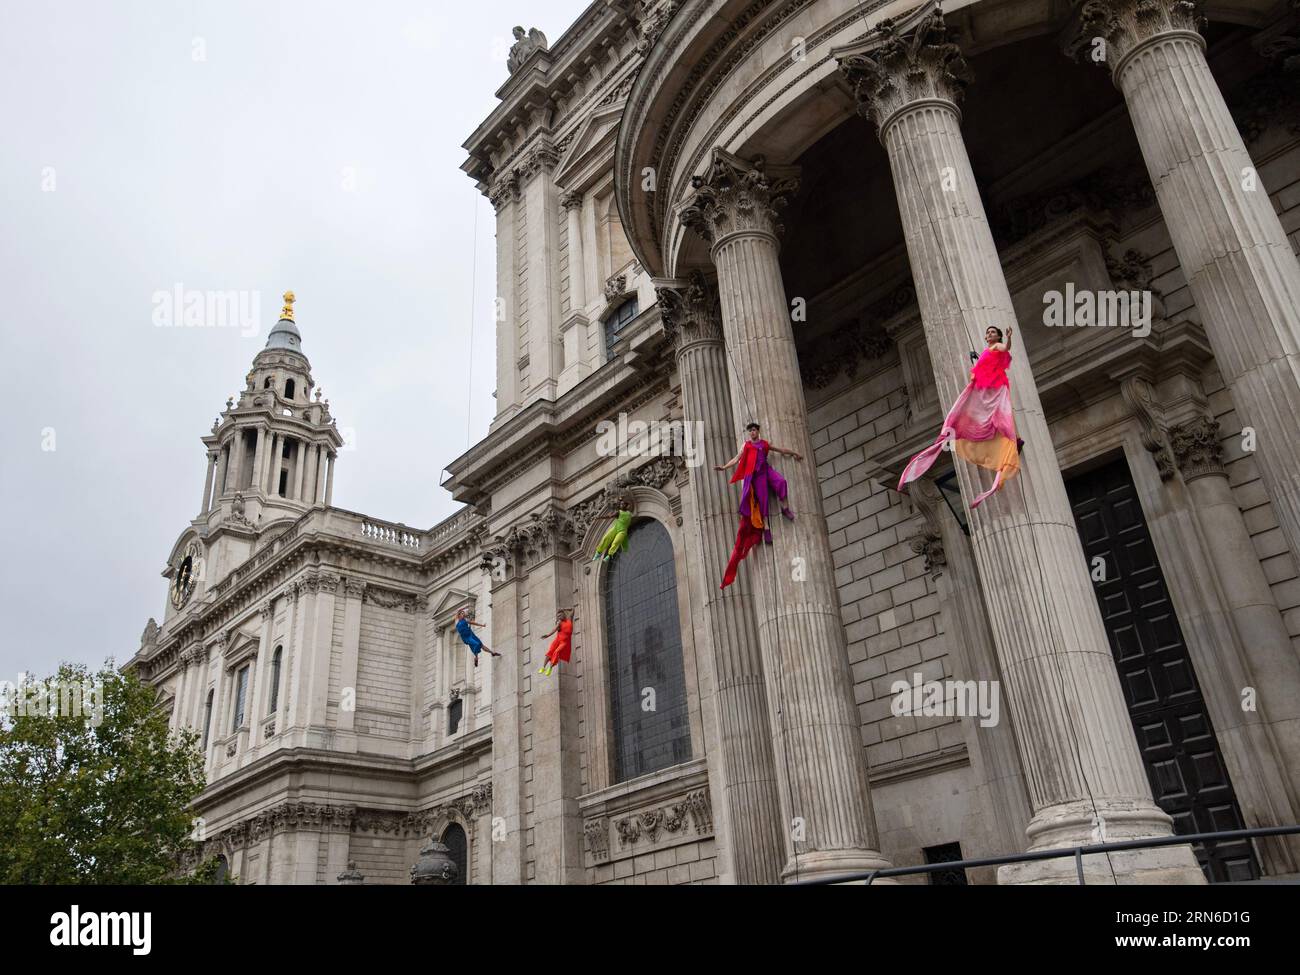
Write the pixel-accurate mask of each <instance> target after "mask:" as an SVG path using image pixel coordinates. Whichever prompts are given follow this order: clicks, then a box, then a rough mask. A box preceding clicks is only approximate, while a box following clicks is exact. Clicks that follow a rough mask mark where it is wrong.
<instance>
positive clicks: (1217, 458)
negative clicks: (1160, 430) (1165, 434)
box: [1169, 413, 1227, 481]
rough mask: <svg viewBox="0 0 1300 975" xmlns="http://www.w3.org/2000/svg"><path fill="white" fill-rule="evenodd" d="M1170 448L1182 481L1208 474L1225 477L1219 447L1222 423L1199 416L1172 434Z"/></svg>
mask: <svg viewBox="0 0 1300 975" xmlns="http://www.w3.org/2000/svg"><path fill="white" fill-rule="evenodd" d="M1169 445H1170V446H1171V447H1172V448H1173V451H1174V459H1175V460H1176V461H1177V462H1178V469H1179V470H1181V471H1182V472H1183V480H1185V481H1191V480H1194V479H1195V478H1198V477H1205V476H1206V475H1209V474H1219V475H1224V474H1226V473H1227V472H1226V471H1225V470H1224V467H1223V445H1222V444H1221V443H1219V421H1218V420H1215V419H1213V418H1211V417H1208V416H1206V415H1205V414H1203V413H1202V414H1198V415H1197V416H1194V417H1192V419H1190V420H1188V421H1187V422H1186V423H1180V424H1179V425H1178V426H1176V427H1171V428H1170V430H1169Z"/></svg>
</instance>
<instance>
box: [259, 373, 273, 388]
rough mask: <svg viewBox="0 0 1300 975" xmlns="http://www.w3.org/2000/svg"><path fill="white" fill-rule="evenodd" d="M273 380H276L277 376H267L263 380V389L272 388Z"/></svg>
mask: <svg viewBox="0 0 1300 975" xmlns="http://www.w3.org/2000/svg"><path fill="white" fill-rule="evenodd" d="M273 382H275V377H274V376H267V377H266V379H264V380H263V381H262V388H263V389H270V388H271V383H273Z"/></svg>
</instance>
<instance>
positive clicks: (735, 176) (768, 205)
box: [680, 147, 799, 244]
mask: <svg viewBox="0 0 1300 975" xmlns="http://www.w3.org/2000/svg"><path fill="white" fill-rule="evenodd" d="M797 172H798V171H797V170H796V169H795V168H794V167H792V166H772V167H769V166H768V165H767V162H766V160H764V158H763V157H762V156H755V157H754V159H753V160H752V161H746V160H744V159H741V158H740V157H738V156H734V155H732V154H731V153H729V152H726V151H725V150H723V149H720V148H717V147H714V149H713V156H712V159H711V160H710V162H709V169H708V171H707V172H706V173H705V175H703V176H692V177H691V186H692V187H694V189H695V194H694V196H692V197H691V198H690V200H689V201H688V202H687V204H686V205H685V206H684V207H683V208H682V210H681V212H680V217H681V221H682V224H683V225H684V226H686V227H687V228H689V229H690V230H693V231H695V232H696V233H697V234H699V235H700V236H701V237H703V238H704V240H706V241H708V242H709V243H710V244H717V243H719V242H720V241H721V240H723V239H724V238H726V237H727V236H729V235H730V234H734V233H743V232H747V231H748V232H755V233H762V234H770V235H771V236H773V237H779V236H780V235H781V233H782V231H783V230H784V229H785V228H784V227H783V226H782V225H781V221H780V220H779V219H778V217H777V211H778V210H779V209H780V208H781V207H783V206H785V204H786V203H787V202H789V199H790V197H792V196H793V195H794V194H795V193H796V192H797V191H798V189H799V178H798V175H797Z"/></svg>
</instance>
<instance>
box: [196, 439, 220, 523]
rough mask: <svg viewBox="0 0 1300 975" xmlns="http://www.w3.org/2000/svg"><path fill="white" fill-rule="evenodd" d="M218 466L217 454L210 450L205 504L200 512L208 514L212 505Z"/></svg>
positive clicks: (205, 479)
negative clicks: (213, 481)
mask: <svg viewBox="0 0 1300 975" xmlns="http://www.w3.org/2000/svg"><path fill="white" fill-rule="evenodd" d="M216 468H217V455H216V452H215V451H211V450H209V451H208V473H207V474H206V475H205V476H204V478H203V504H202V506H201V507H200V508H199V514H201V515H206V514H207V513H208V510H209V509H210V508H211V507H212V475H213V473H214V472H215V471H216Z"/></svg>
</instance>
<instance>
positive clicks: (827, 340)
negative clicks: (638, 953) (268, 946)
mask: <svg viewBox="0 0 1300 975" xmlns="http://www.w3.org/2000/svg"><path fill="white" fill-rule="evenodd" d="M515 35H516V37H517V38H518V39H519V40H518V43H517V44H516V45H515V48H514V49H513V50H512V52H511V57H510V61H509V64H508V66H507V67H508V77H507V79H506V80H505V82H504V84H503V85H502V87H501V88H500V89H499V90H498V92H497V96H498V98H499V104H498V105H497V107H496V109H495V110H494V111H493V112H492V114H491V115H490V116H489V117H488V118H487V119H486V120H484V122H483V123H482V124H481V125H480V126H479V128H478V129H477V130H476V131H475V132H474V133H473V134H472V135H471V137H470V138H469V140H468V141H467V142H466V144H465V148H466V150H467V154H468V155H467V160H466V162H465V164H464V166H463V169H464V170H465V172H466V173H467V174H468V175H469V176H470V178H472V179H473V180H474V181H475V182H476V183H477V185H478V187H479V188H480V189H481V190H482V192H484V193H485V194H486V195H487V196H488V197H489V198H490V199H491V201H492V203H493V205H494V207H495V209H496V215H497V293H498V306H499V314H498V319H499V322H498V331H497V361H496V404H497V414H496V416H495V418H494V420H493V421H492V424H491V427H490V429H489V432H488V435H487V436H486V438H485V439H484V440H482V441H481V442H480V443H478V444H477V445H475V446H474V447H473V448H471V449H470V450H469V451H468V452H466V453H465V454H464V455H463V456H461V457H459V458H457V459H455V460H454V461H452V462H451V463H450V464H449V465H448V471H449V472H450V473H451V475H452V476H451V478H450V480H449V481H448V483H447V485H446V486H447V488H448V489H449V490H450V491H451V492H452V493H453V496H454V497H455V498H456V500H458V501H460V502H462V503H463V504H464V505H465V507H464V508H463V509H462V510H461V511H460V513H458V514H457V515H455V516H454V517H452V518H451V519H449V520H448V521H445V522H443V523H442V524H440V525H437V526H435V527H433V528H431V529H429V530H427V531H423V530H417V529H411V528H407V527H405V526H400V525H393V524H389V523H387V522H385V521H382V520H380V519H376V518H371V517H368V516H365V515H361V514H356V513H353V512H350V511H348V510H346V509H343V508H339V507H336V506H335V505H334V499H333V497H332V492H331V483H332V464H333V462H334V459H335V457H336V456H337V457H339V458H340V459H342V460H343V461H346V451H344V452H342V453H340V448H341V446H342V439H341V438H340V437H339V435H338V432H337V429H336V428H335V426H334V424H333V421H332V418H331V417H330V415H329V411H328V404H325V403H321V402H319V401H318V400H312V399H311V398H310V393H311V391H312V390H313V388H314V380H313V378H312V376H311V373H310V367H309V365H308V362H307V359H306V358H305V356H304V354H303V351H302V348H301V338H300V336H299V334H298V331H297V326H296V325H295V324H294V323H293V321H292V318H293V315H292V310H291V306H290V307H289V310H287V311H286V318H285V320H283V321H281V323H280V324H279V325H277V327H276V329H275V330H274V331H273V332H272V333H271V335H270V338H269V341H268V346H267V348H266V349H265V350H263V352H261V353H260V354H259V355H258V357H257V358H256V359H255V361H254V363H253V371H252V373H250V375H249V379H248V383H247V388H246V389H245V390H244V391H243V392H242V393H241V395H240V396H239V398H238V401H234V400H232V401H231V402H229V403H228V404H227V409H226V411H225V412H224V413H223V414H222V416H221V417H220V419H219V421H218V423H217V425H216V426H215V427H214V428H213V431H212V433H211V434H210V435H209V436H208V437H205V438H204V443H205V445H206V448H207V453H208V475H207V484H206V486H205V488H204V492H203V498H202V504H201V508H200V513H199V515H198V517H197V518H196V519H195V521H194V522H193V523H192V524H191V525H190V526H189V527H188V528H186V530H185V531H184V532H183V533H182V534H181V536H180V538H179V539H178V541H177V543H176V547H175V549H174V550H173V552H172V553H171V556H170V557H169V559H168V562H167V565H168V568H167V571H166V575H167V576H168V587H169V601H168V608H167V613H166V617H165V619H164V621H163V623H162V625H161V627H160V628H155V627H154V626H152V625H151V627H150V628H149V630H147V631H146V636H145V640H144V644H143V646H142V647H141V650H140V652H139V654H138V655H137V657H136V658H135V661H134V665H135V666H137V667H138V668H139V669H140V670H141V672H142V673H144V674H145V675H146V676H147V677H148V678H149V679H151V680H153V681H155V682H156V684H157V685H158V687H159V688H160V691H161V693H162V695H163V699H164V701H165V702H166V706H167V707H169V708H170V709H171V713H172V715H173V720H174V722H175V723H176V724H177V725H178V726H179V725H188V726H190V727H193V728H196V729H198V730H200V731H201V732H202V734H203V736H204V739H205V753H206V755H207V762H208V771H209V782H210V784H209V787H208V789H207V790H206V792H205V793H204V795H203V796H202V797H201V799H200V801H199V803H198V812H199V814H200V815H201V816H202V817H203V829H204V837H205V844H206V845H207V847H208V848H209V849H210V850H213V851H216V852H220V853H221V854H222V855H223V856H225V857H226V859H227V862H228V863H229V866H230V869H231V870H232V871H233V872H234V873H235V874H236V875H237V876H238V877H239V879H240V880H241V882H246V883H251V882H257V883H267V882H270V883H287V882H303V883H336V882H340V880H341V879H342V880H344V881H346V880H355V879H356V878H357V877H364V882H366V883H402V882H406V881H407V879H408V874H409V869H410V867H411V866H412V864H414V862H415V860H416V858H417V856H418V853H419V850H420V848H421V846H422V845H423V844H424V843H426V842H427V841H428V840H429V839H438V840H441V841H442V842H443V843H445V844H446V845H447V846H448V847H449V848H450V849H451V851H452V854H453V858H454V859H457V860H458V862H459V863H460V864H461V865H462V869H463V877H464V878H465V879H467V880H468V882H470V883H512V884H513V883H693V882H705V883H707V882H723V883H778V882H791V881H798V880H811V879H819V878H827V877H832V876H835V875H838V874H841V873H849V872H857V871H864V870H870V869H874V868H877V867H882V866H888V865H895V866H904V865H915V864H923V863H927V862H933V863H940V862H946V861H951V860H955V859H960V858H963V857H966V858H969V857H980V856H990V855H996V854H1002V853H1013V852H1018V851H1024V850H1038V849H1047V848H1052V847H1071V846H1075V845H1078V844H1081V843H1089V842H1096V841H1100V840H1102V839H1105V840H1111V841H1114V840H1123V839H1131V838H1157V837H1162V836H1170V835H1172V834H1174V833H1179V834H1190V833H1197V832H1207V831H1214V830H1226V829H1233V828H1241V827H1252V826H1270V825H1283V824H1293V823H1296V822H1297V821H1300V572H1298V571H1297V558H1298V557H1300V262H1298V261H1297V257H1296V254H1297V251H1300V94H1298V93H1300V6H1298V5H1297V3H1296V2H1294V0H1290V2H1285V0H1284V2H1279V0H1235V2H1232V3H1222V4H1205V5H1194V4H1193V3H1190V2H1187V0H1084V2H1071V0H1053V2H1046V3H1028V2H1024V0H973V2H966V3H960V2H952V3H949V4H946V5H945V7H944V9H943V11H942V12H940V11H939V10H937V9H936V8H935V6H934V5H932V4H928V3H927V4H923V5H920V6H918V5H916V3H915V0H902V2H880V0H865V2H855V0H775V2H765V0H642V2H637V0H600V2H595V3H592V4H591V5H590V6H589V7H588V8H587V9H586V11H585V12H584V13H583V14H582V16H581V17H580V18H579V20H578V21H577V22H576V23H575V24H573V25H572V26H571V27H570V28H569V29H568V30H567V31H566V32H565V33H564V35H563V36H561V37H560V38H558V39H557V40H555V41H554V42H553V43H551V42H548V41H547V39H546V38H545V37H544V36H542V35H541V33H540V32H539V31H536V30H533V31H530V32H529V33H527V34H525V33H524V31H523V30H522V29H517V30H516V31H515ZM1062 309H1064V312H1062ZM988 325H996V326H998V327H999V328H1003V329H1006V328H1007V327H1009V326H1011V327H1014V329H1015V333H1014V334H1015V338H1014V342H1015V345H1014V347H1013V364H1012V367H1011V372H1010V377H1011V387H1012V398H1013V403H1014V406H1015V415H1016V424H1017V429H1018V431H1019V433H1020V436H1021V437H1022V438H1023V439H1024V441H1025V444H1024V450H1023V453H1022V456H1021V472H1020V474H1019V476H1018V477H1017V478H1015V479H1014V480H1013V481H1012V482H1011V483H1010V484H1008V485H1007V486H1006V487H1005V488H1004V489H1003V490H1002V491H1001V492H1000V493H998V494H996V495H994V496H993V497H992V498H991V499H990V500H989V501H987V502H986V503H985V504H984V505H983V506H982V507H981V508H979V509H978V510H977V511H975V512H973V513H972V512H971V511H970V510H969V507H968V505H967V504H966V503H965V501H966V500H969V499H970V498H972V497H974V495H975V494H977V493H979V491H981V490H982V489H984V488H986V487H988V485H989V479H988V478H989V476H988V475H987V474H986V473H985V472H982V471H979V470H977V469H974V468H969V467H966V466H965V465H963V464H961V463H960V462H959V463H958V464H956V465H955V466H954V465H952V464H951V463H950V462H945V463H944V464H943V465H941V467H940V468H939V469H937V470H935V471H933V472H932V476H931V477H930V478H929V479H927V480H926V481H924V482H922V483H920V484H917V485H914V486H913V488H912V490H911V491H910V492H909V493H908V494H906V495H903V494H899V493H898V492H897V491H896V490H895V487H896V485H897V481H898V477H899V473H900V471H901V470H902V467H903V466H904V465H905V464H906V462H907V460H908V458H909V457H910V456H912V454H914V453H915V452H916V451H917V450H919V449H921V448H922V447H924V446H926V445H928V444H929V443H930V442H932V441H933V440H934V438H935V436H936V435H937V433H938V431H939V428H940V424H941V421H942V417H943V413H944V411H945V410H946V408H947V405H948V404H950V403H951V402H952V401H953V400H954V399H955V397H956V396H957V394H958V392H959V391H960V390H961V389H962V387H963V386H964V385H965V383H966V381H967V378H968V371H969V369H970V362H971V356H972V353H973V352H974V351H975V350H976V349H978V348H979V347H980V346H981V340H980V336H981V335H982V334H983V330H984V328H985V327H986V326H988ZM308 331H309V334H310V330H308ZM318 399H319V398H318ZM750 420H756V421H758V422H760V423H761V424H762V425H763V435H764V436H765V437H767V438H768V439H769V440H771V441H772V442H773V443H775V444H779V445H781V446H784V447H786V448H789V449H792V450H794V451H796V452H798V453H800V454H801V455H803V461H802V462H798V461H795V460H794V459H793V458H788V457H782V458H778V462H779V464H780V466H781V468H782V470H783V472H784V474H785V476H786V478H787V479H788V481H789V483H790V492H791V504H792V506H793V507H794V509H795V511H796V513H797V517H796V519H795V520H794V521H793V522H785V521H782V522H780V523H778V524H776V525H775V526H774V530H773V544H771V545H770V546H762V547H760V548H759V549H757V550H756V551H755V552H754V553H752V554H751V555H750V556H749V557H748V559H746V560H745V562H744V563H742V565H741V569H740V578H739V581H738V582H737V584H736V585H734V586H732V587H731V588H729V589H726V590H721V589H719V585H718V583H719V580H720V578H721V574H722V568H723V565H724V563H725V562H726V559H727V555H728V553H729V551H730V548H731V543H732V539H733V537H734V535H735V531H736V518H737V515H736V494H735V489H734V488H733V487H732V486H730V485H728V483H727V478H726V476H725V475H723V474H720V473H717V472H716V471H715V470H714V465H717V464H722V463H724V462H725V461H726V460H727V459H728V458H730V457H731V456H732V455H733V454H734V453H735V452H736V449H737V444H738V441H739V438H740V435H741V428H742V427H743V426H744V424H745V423H746V422H748V421H750ZM604 421H610V422H611V423H612V424H614V426H615V427H617V428H618V429H621V430H633V429H640V428H641V427H640V426H639V425H640V424H651V425H653V424H656V423H667V424H672V425H674V428H678V429H684V430H687V431H697V436H696V437H694V441H693V443H690V442H689V441H688V445H690V446H693V448H694V450H689V449H688V450H674V451H658V452H650V453H647V452H644V451H643V450H641V449H640V445H638V444H635V443H629V442H620V443H619V444H618V445H617V449H614V450H610V449H608V443H607V441H606V440H605V439H604V438H603V437H602V435H601V430H602V429H605V428H606V427H607V424H605V422H604ZM624 496H628V497H631V498H632V499H633V500H634V503H635V515H636V518H635V521H634V522H633V525H632V529H631V532H630V534H629V548H628V550H627V551H626V552H624V553H622V554H620V555H619V556H617V557H616V558H615V559H613V560H611V561H608V562H605V561H599V562H593V561H592V556H593V554H594V552H595V545H596V542H597V540H598V539H599V537H600V535H601V534H602V532H603V531H604V528H605V526H606V524H607V518H605V516H604V512H605V511H606V510H607V509H608V507H609V505H611V504H612V503H613V502H615V501H616V500H617V499H618V498H621V497H624ZM963 499H965V500H963ZM200 569H201V571H200ZM462 606H469V607H471V608H472V609H473V611H474V613H475V615H476V617H477V618H478V619H479V620H480V621H483V622H486V623H487V624H488V625H489V626H488V629H487V630H486V636H485V639H486V642H487V643H488V644H489V645H490V646H491V647H492V648H493V649H495V650H499V651H501V652H502V653H503V654H504V656H503V657H502V658H500V659H492V660H487V659H485V660H484V661H483V663H482V665H481V666H480V667H478V668H474V667H473V666H471V662H470V659H469V654H468V653H467V652H466V651H465V649H464V647H463V646H462V645H460V644H459V642H458V641H457V640H456V639H455V633H454V631H453V630H452V629H451V624H452V623H453V621H454V614H455V611H456V610H457V609H458V608H459V607H462ZM570 606H573V607H576V611H577V623H576V626H575V629H574V652H573V659H572V661H571V662H569V663H566V664H562V665H561V666H560V667H559V669H558V671H557V675H556V676H552V677H549V678H544V677H541V676H539V675H538V673H537V671H538V667H539V665H540V664H541V661H542V657H543V653H544V651H545V647H546V642H545V640H544V639H543V638H542V637H543V634H545V633H546V632H547V631H549V630H550V629H551V628H552V626H553V621H554V618H555V613H556V611H557V609H558V608H561V607H570ZM932 683H937V684H938V685H939V686H941V687H942V688H944V694H945V695H946V696H945V697H944V699H943V700H942V701H940V704H941V705H942V706H941V707H938V708H935V709H930V708H915V707H912V706H911V705H910V704H905V705H904V706H903V707H900V699H901V698H903V697H905V696H906V697H907V698H908V700H909V701H910V700H911V698H910V696H909V695H903V694H901V693H900V691H899V688H900V686H902V685H906V684H924V685H927V686H928V685H929V684H932ZM963 688H971V689H974V688H978V689H980V691H981V693H982V692H984V691H988V692H989V694H988V695H987V698H980V700H982V701H984V700H987V701H988V702H992V701H994V700H996V701H997V702H998V704H997V706H996V707H994V708H993V709H992V711H991V712H989V713H984V712H981V713H980V714H978V715H972V714H969V713H963V712H962V709H961V708H960V707H959V706H958V705H959V704H960V702H961V700H962V698H961V696H960V695H961V694H962V693H964V692H963V690H962V689H963ZM1092 859H1093V860H1095V862H1089V863H1087V864H1086V870H1087V872H1088V880H1089V882H1090V883H1092V882H1096V883H1113V882H1118V883H1202V882H1205V880H1206V879H1209V880H1211V881H1227V880H1243V879H1251V878H1256V877H1263V876H1281V875H1287V874H1292V873H1296V872H1300V840H1298V839H1296V838H1295V837H1292V838H1290V839H1287V838H1273V839H1268V840H1264V841H1259V842H1254V843H1246V842H1240V841H1238V842H1232V843H1226V842H1220V843H1216V844H1211V845H1204V844H1198V845H1196V846H1192V845H1170V846H1164V847H1160V848H1154V849H1146V850H1138V851H1130V852H1125V853H1117V854H1112V855H1111V856H1110V857H1108V858H1107V857H1094V858H1092ZM940 881H950V882H972V883H995V882H998V883H1053V882H1065V883H1072V882H1074V865H1073V863H1072V861H1068V860H1066V861H1042V862H1037V863H1033V864H1019V865H1009V866H1004V867H1002V868H1000V869H998V870H993V869H986V870H971V871H967V872H966V873H965V874H964V875H962V874H961V873H960V872H950V873H949V874H940V875H937V876H936V877H934V878H933V879H932V880H931V881H930V882H940ZM919 882H925V881H924V880H920V881H919Z"/></svg>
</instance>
